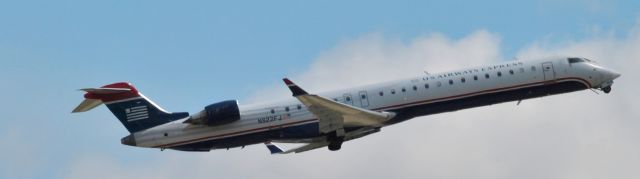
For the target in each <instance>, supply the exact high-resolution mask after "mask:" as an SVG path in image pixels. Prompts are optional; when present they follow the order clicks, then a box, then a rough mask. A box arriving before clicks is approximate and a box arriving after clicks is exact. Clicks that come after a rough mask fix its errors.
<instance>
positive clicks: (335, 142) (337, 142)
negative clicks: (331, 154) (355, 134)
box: [327, 131, 344, 151]
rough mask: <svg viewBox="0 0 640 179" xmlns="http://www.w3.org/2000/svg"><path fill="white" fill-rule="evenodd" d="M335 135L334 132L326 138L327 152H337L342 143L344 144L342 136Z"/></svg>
mask: <svg viewBox="0 0 640 179" xmlns="http://www.w3.org/2000/svg"><path fill="white" fill-rule="evenodd" d="M337 134H338V133H337V132H335V131H334V132H333V133H331V134H330V135H329V136H328V137H327V140H328V141H329V150H331V151H337V150H340V148H342V142H344V136H338V135H337Z"/></svg>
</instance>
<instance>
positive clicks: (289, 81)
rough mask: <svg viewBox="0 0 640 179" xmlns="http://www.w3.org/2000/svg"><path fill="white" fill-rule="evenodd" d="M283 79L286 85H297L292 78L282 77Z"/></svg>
mask: <svg viewBox="0 0 640 179" xmlns="http://www.w3.org/2000/svg"><path fill="white" fill-rule="evenodd" d="M282 81H284V84H286V85H295V84H294V83H293V82H292V81H291V80H289V78H286V77H285V78H282Z"/></svg>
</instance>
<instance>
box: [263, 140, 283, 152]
mask: <svg viewBox="0 0 640 179" xmlns="http://www.w3.org/2000/svg"><path fill="white" fill-rule="evenodd" d="M264 145H266V146H267V148H268V149H269V151H271V154H280V153H282V152H283V151H282V149H280V147H278V146H276V145H275V144H272V143H271V142H265V143H264Z"/></svg>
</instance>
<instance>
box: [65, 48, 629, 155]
mask: <svg viewBox="0 0 640 179" xmlns="http://www.w3.org/2000/svg"><path fill="white" fill-rule="evenodd" d="M619 76H620V74H619V73H616V72H614V71H612V70H610V69H607V68H604V67H602V66H600V65H599V64H598V63H596V62H595V61H593V60H589V59H586V58H579V57H554V58H544V59H537V60H530V61H511V62H503V63H499V64H493V65H485V66H480V67H474V68H466V69H461V70H454V71H450V72H444V73H438V74H423V73H416V76H415V77H413V78H408V79H399V80H396V81H389V82H383V83H378V84H371V85H366V86H358V87H352V88H347V89H343V90H337V91H332V92H327V93H317V94H316V93H313V89H303V88H302V87H301V86H298V85H296V84H295V83H293V82H292V81H291V80H289V79H287V78H284V79H283V81H284V84H285V85H286V86H287V87H288V88H289V89H290V90H291V93H292V96H293V97H292V98H290V99H289V100H286V101H283V102H278V103H272V104H267V105H239V104H238V102H237V101H236V100H227V101H222V102H217V103H213V104H211V105H208V106H206V107H204V109H203V110H202V111H200V112H197V113H195V114H193V115H189V113H187V112H167V111H166V110H164V109H162V108H160V106H158V105H156V104H155V103H153V102H152V101H151V100H149V98H147V97H145V96H144V95H142V93H140V92H139V91H138V89H137V88H135V87H134V86H133V85H132V84H130V83H126V82H119V83H113V84H109V85H106V86H102V87H99V88H85V89H81V90H82V91H84V92H86V93H85V94H84V98H85V99H84V101H83V102H82V103H81V104H80V105H78V107H76V108H75V109H74V110H73V112H84V111H88V110H91V109H93V108H94V107H96V106H99V105H100V104H105V105H106V106H107V108H109V110H110V111H111V112H112V113H113V114H114V115H115V116H116V118H118V120H120V122H122V124H123V125H124V127H125V128H126V129H127V130H128V131H129V132H130V135H128V136H126V137H124V138H122V140H121V143H122V144H124V145H130V146H136V147H148V148H159V149H161V150H164V149H173V150H179V151H210V150H213V149H229V148H235V147H244V146H246V145H252V144H260V143H264V144H266V146H267V148H268V149H269V150H270V151H271V153H272V154H285V153H292V152H293V153H299V152H305V151H309V150H313V149H317V148H322V147H328V149H329V150H332V151H335V150H339V149H340V148H341V146H342V143H343V142H344V141H349V140H353V139H357V138H360V137H364V136H367V135H369V134H373V133H376V132H379V131H380V130H381V128H382V127H385V126H389V125H392V124H396V123H399V122H403V121H406V120H409V119H412V118H415V117H418V116H425V115H431V114H437V113H443V112H451V111H456V110H461V109H467V108H473V107H480V106H487V105H492V104H497V103H504V102H517V103H520V101H522V100H526V99H531V98H538V97H544V96H549V95H555V94H563V93H568V92H574V91H580V90H601V91H603V92H605V93H609V92H611V85H612V84H613V80H614V79H616V78H618V77H619ZM283 87H284V85H283ZM271 142H275V143H304V145H302V146H300V147H296V148H293V149H289V150H282V149H280V148H279V147H278V146H276V145H274V144H273V143H271Z"/></svg>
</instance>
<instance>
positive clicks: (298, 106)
mask: <svg viewBox="0 0 640 179" xmlns="http://www.w3.org/2000/svg"><path fill="white" fill-rule="evenodd" d="M296 109H298V110H301V109H302V105H300V104H298V105H297V106H296ZM290 110H291V109H290V108H289V106H287V107H284V111H286V112H289V111H290ZM275 113H276V110H275V109H271V114H275Z"/></svg>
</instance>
